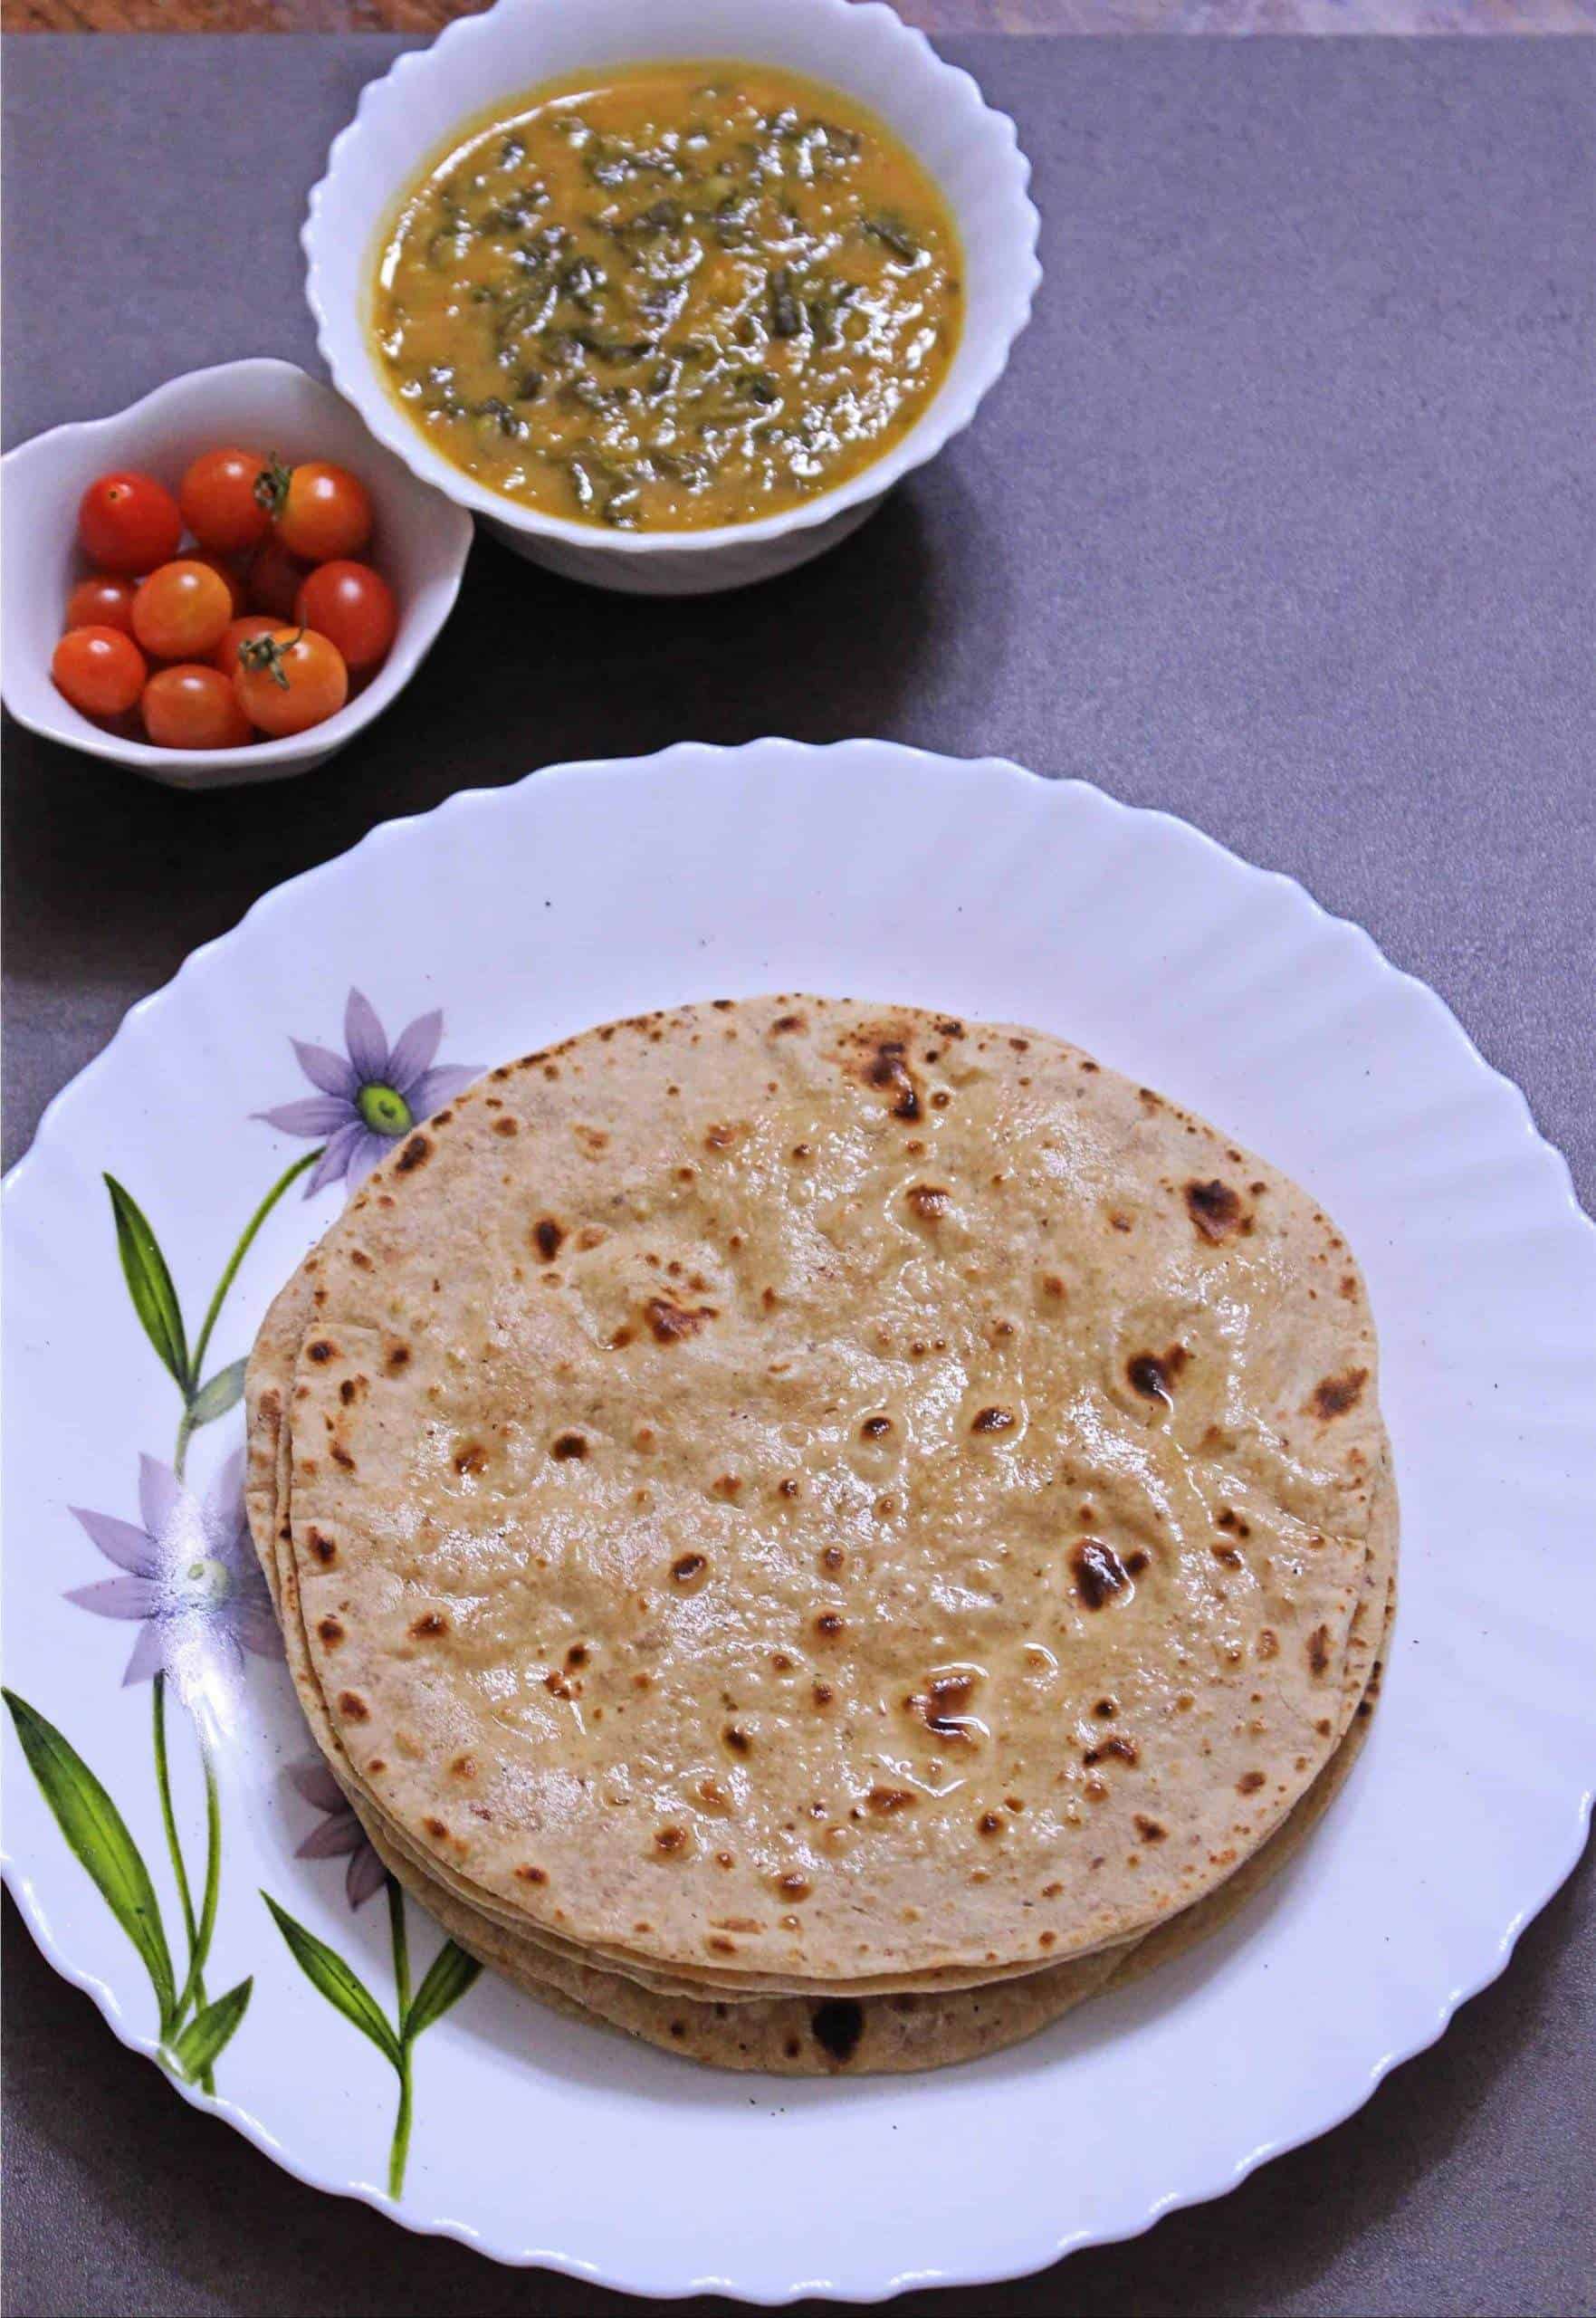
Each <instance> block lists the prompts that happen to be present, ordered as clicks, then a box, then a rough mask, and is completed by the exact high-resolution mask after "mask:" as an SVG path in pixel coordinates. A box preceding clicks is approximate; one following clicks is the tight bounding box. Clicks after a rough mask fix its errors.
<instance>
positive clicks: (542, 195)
mask: <svg viewBox="0 0 1596 2318" xmlns="http://www.w3.org/2000/svg"><path fill="white" fill-rule="evenodd" d="M960 263H961V258H960V248H959V241H958V235H957V233H956V230H955V228H954V225H953V223H952V220H951V216H950V215H949V212H948V208H947V205H946V204H945V202H944V201H943V200H942V198H941V195H940V194H939V192H938V191H937V188H936V187H935V186H934V185H933V184H932V181H931V179H930V178H929V177H927V175H926V174H925V172H924V170H923V169H922V168H921V167H920V165H919V163H918V162H917V161H916V160H914V158H913V157H912V156H911V155H910V154H909V153H908V152H907V151H906V150H905V148H903V146H902V145H901V144H899V143H898V142H897V140H896V139H894V137H893V136H892V135H891V133H890V132H889V131H888V130H887V129H885V128H884V126H883V125H882V123H881V122H880V121H878V120H875V119H874V116H873V115H871V114H870V113H868V112H866V111H865V110H863V109H862V108H861V107H860V106H858V105H856V104H855V103H853V102H851V101H849V100H848V99H846V97H843V96H841V95H839V94H838V93H836V91H832V90H829V89H825V88H822V87H820V86H818V85H817V84H816V83H814V82H812V81H803V80H800V79H798V77H797V76H796V75H793V74H790V73H786V72H775V71H770V70H767V69H765V68H763V67H760V66H756V65H749V64H730V63H719V62H717V63H705V62H702V61H700V62H678V61H673V62H668V63H662V64H654V65H646V66H637V67H632V68H626V69H624V70H619V71H615V72H609V73H607V75H606V76H605V78H604V79H603V80H602V81H597V82H596V81H594V79H593V78H592V77H591V76H588V78H587V79H585V80H584V81H582V82H580V83H575V82H569V81H568V82H564V83H561V84H559V86H556V87H551V88H549V89H545V90H540V91H533V92H531V93H530V94H529V95H528V96H526V97H525V98H523V99H521V100H520V101H518V102H517V103H516V104H515V105H514V106H513V107H512V108H511V109H510V110H507V111H506V112H505V113H504V114H503V115H502V117H500V118H498V119H495V120H493V121H492V123H491V124H490V125H488V126H485V127H473V129H471V130H470V131H469V133H467V134H465V135H464V137H463V138H462V139H460V140H459V141H457V142H455V143H454V145H453V146H452V147H451V148H450V149H449V151H448V152H447V153H446V154H445V155H444V157H443V158H441V159H440V160H438V161H437V162H436V163H435V166H434V167H433V168H431V169H430V170H429V171H428V173H427V175H426V176H425V177H424V178H423V179H422V180H421V181H420V182H419V183H418V184H417V185H416V187H414V188H413V190H412V191H411V193H410V194H409V196H408V197H407V198H406V201H405V203H404V206H403V207H402V208H401V210H400V212H399V214H398V216H397V222H396V224H395V226H394V229H393V232H392V234H391V235H390V237H389V239H388V241H387V245H386V247H385V249H384V252H383V255H382V260H381V264H380V268H379V271H378V276H377V296H376V304H375V309H374V330H375V338H376V343H377V350H378V352H379V354H380V356H381V358H382V361H383V365H384V367H385V368H386V370H387V378H388V382H389V385H390V388H391V389H392V391H393V392H394V393H395V394H396V395H397V398H399V400H400V402H401V404H402V405H403V407H404V408H405V409H406V411H407V413H408V414H409V416H410V417H411V418H412V419H413V420H414V421H415V423H416V426H419V427H420V428H421V430H422V432H423V433H424V434H425V436H426V437H427V439H428V440H429V442H431V443H432V444H433V445H434V447H435V449H436V450H437V451H439V452H440V453H441V454H442V455H444V457H445V458H448V459H450V460H452V461H453V462H454V465H456V466H459V467H463V468H464V470H465V472H466V473H467V474H471V475H473V476H475V478H476V479H477V481H478V482H479V483H482V484H484V485H486V486H487V487H488V488H489V489H491V490H493V491H499V492H502V493H505V495H506V496H507V497H509V498H511V499H515V500H519V501H521V503H523V504H525V505H527V506H530V507H536V508H540V509H541V510H543V511H544V512H548V513H551V514H558V515H564V516H569V517H574V518H576V519H578V520H586V521H588V522H594V523H605V524H609V525H611V526H614V527H616V528H619V529H622V530H646V531H675V530H699V529H703V528H707V527H710V526H713V525H717V524H724V523H743V522H752V521H754V520H755V519H756V518H758V517H760V516H762V515H771V514H777V513H779V512H782V511H784V510H786V509H788V508H791V507H795V506H798V505H800V504H802V503H804V502H806V501H808V500H809V499H811V498H813V497H814V496H815V495H816V494H817V493H820V492H824V491H827V490H830V489H832V488H834V487H835V486H836V484H841V483H844V482H846V480H847V479H848V478H849V477H850V476H852V475H854V474H857V473H858V472H859V470H860V469H861V468H863V467H865V466H868V465H870V463H871V462H872V461H873V460H875V459H878V458H879V457H880V456H881V455H882V454H883V453H884V451H886V450H888V449H889V448H890V447H891V446H892V445H894V443H896V442H897V441H898V440H899V439H900V438H901V437H902V436H903V435H904V434H906V433H907V432H908V430H909V428H910V427H911V426H913V424H914V422H915V420H916V419H917V418H918V417H920V416H921V414H922V412H923V411H924V409H925V408H926V406H927V405H928V404H929V403H930V401H931V400H932V397H933V396H934V394H935V393H936V391H937V388H938V387H939V386H940V385H941V381H942V379H943V378H944V377H945V375H946V373H947V369H948V365H949V362H950V360H951V357H952V353H953V350H954V348H955V346H956V344H957V342H958V337H959V330H960V311H961V292H960V278H959V277H960Z"/></svg>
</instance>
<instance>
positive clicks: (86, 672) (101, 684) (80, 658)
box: [50, 627, 147, 716]
mask: <svg viewBox="0 0 1596 2318" xmlns="http://www.w3.org/2000/svg"><path fill="white" fill-rule="evenodd" d="M50 673H51V675H53V677H54V679H55V685H56V689H57V691H59V692H62V693H64V694H66V697H67V698H68V700H70V701H71V702H72V706H73V707H74V708H79V709H81V711H82V713H83V714H84V715H85V716H123V715H125V714H127V712H128V710H129V708H131V707H132V705H133V704H134V702H135V701H136V700H137V699H138V698H139V694H140V693H141V692H142V691H143V690H144V678H145V675H146V673H147V672H146V668H145V664H144V655H143V653H142V652H140V650H139V647H138V646H137V645H136V644H135V643H134V641H133V639H132V637H130V636H124V635H123V633H122V631H121V629H120V628H119V627H74V628H72V629H70V630H69V631H68V633H67V634H66V635H65V636H63V637H62V639H61V642H60V643H59V644H58V645H57V646H56V647H55V653H54V656H53V659H52V660H51V663H50Z"/></svg>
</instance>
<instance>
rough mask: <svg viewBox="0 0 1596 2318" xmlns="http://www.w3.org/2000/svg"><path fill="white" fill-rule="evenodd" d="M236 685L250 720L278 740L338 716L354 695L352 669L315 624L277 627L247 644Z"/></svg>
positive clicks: (234, 683) (242, 705)
mask: <svg viewBox="0 0 1596 2318" xmlns="http://www.w3.org/2000/svg"><path fill="white" fill-rule="evenodd" d="M233 688H234V692H235V693H236V694H237V695H238V704H239V706H240V707H241V708H242V709H243V711H244V714H245V715H246V716H247V717H248V718H249V721H250V723H252V724H258V725H259V727H260V729H261V731H262V732H263V733H270V734H271V736H272V739H273V740H275V739H277V738H279V737H280V736H281V735H282V734H283V733H303V732H304V731H306V730H307V728H308V727H309V726H311V725H312V724H320V723H324V722H325V720H326V719H327V718H328V717H329V716H332V715H335V714H337V712H338V711H339V709H340V708H341V707H342V706H343V704H344V703H345V701H346V700H347V699H348V698H349V670H348V669H347V668H346V667H345V666H344V662H343V655H342V654H341V653H340V652H339V649H338V647H337V646H336V645H335V644H330V643H329V642H328V640H327V638H326V637H324V636H318V635H317V633H316V631H315V629H314V628H310V627H303V628H301V627H275V628H273V629H272V633H271V635H270V636H259V637H255V639H254V641H253V643H252V644H248V645H246V646H245V647H244V663H243V666H241V667H240V668H239V671H238V673H237V675H235V676H234V679H233Z"/></svg>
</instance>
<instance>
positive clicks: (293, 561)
mask: <svg viewBox="0 0 1596 2318" xmlns="http://www.w3.org/2000/svg"><path fill="white" fill-rule="evenodd" d="M306 570H307V566H306V565H304V564H302V563H301V561H300V560H299V557H298V556H297V555H291V554H290V553H289V551H288V550H287V549H286V548H285V547H284V546H283V544H282V541H281V540H280V539H279V538H278V537H277V535H276V533H275V532H269V533H268V534H267V536H266V537H265V538H264V539H263V541H261V544H260V546H259V547H258V548H257V549H256V550H255V552H254V555H253V558H252V560H251V562H250V567H249V572H248V575H247V578H246V580H245V583H244V584H245V587H246V589H247V592H248V597H249V602H250V606H251V608H252V609H253V610H254V611H260V612H270V613H271V615H272V618H273V619H280V620H282V619H291V618H293V608H294V604H295V602H296V601H297V599H298V597H299V592H300V589H301V587H303V585H304V582H305V576H306Z"/></svg>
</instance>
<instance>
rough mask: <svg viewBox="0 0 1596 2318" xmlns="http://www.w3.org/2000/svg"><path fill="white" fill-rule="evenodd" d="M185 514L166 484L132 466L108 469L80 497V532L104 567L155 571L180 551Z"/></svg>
mask: <svg viewBox="0 0 1596 2318" xmlns="http://www.w3.org/2000/svg"><path fill="white" fill-rule="evenodd" d="M182 536H183V517H182V513H181V512H180V511H179V509H178V505H177V501H176V500H175V499H174V498H173V496H172V494H171V493H170V492H169V491H168V490H167V487H166V485H165V484H161V483H157V482H156V481H155V479H154V477H153V476H152V475H148V474H135V473H133V471H132V470H131V469H130V468H126V469H122V470H120V471H119V472H118V473H117V474H102V475H100V476H98V477H97V478H96V479H95V481H94V482H92V483H91V484H90V485H89V488H88V490H87V491H86V492H85V493H83V496H82V498H81V501H80V502H79V503H78V537H79V539H80V540H81V541H82V543H83V552H84V553H85V555H87V557H88V558H89V560H90V562H91V563H92V564H95V565H97V566H98V567H99V569H100V570H102V571H118V572H127V573H129V574H131V573H133V572H137V571H153V570H154V569H155V567H156V565H157V564H158V563H165V562H166V561H167V558H168V557H169V556H174V555H176V554H177V542H178V541H179V540H180V539H181V538H182Z"/></svg>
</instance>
